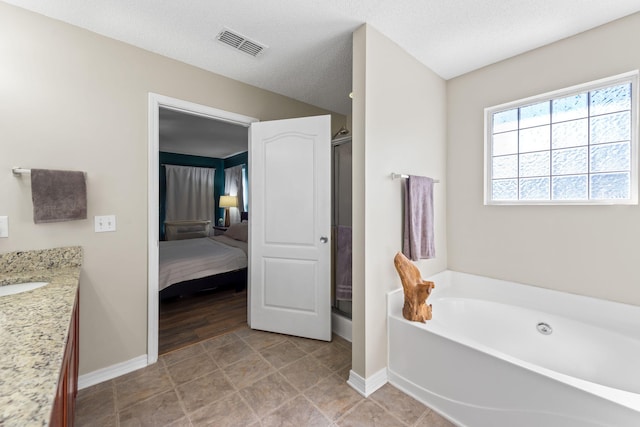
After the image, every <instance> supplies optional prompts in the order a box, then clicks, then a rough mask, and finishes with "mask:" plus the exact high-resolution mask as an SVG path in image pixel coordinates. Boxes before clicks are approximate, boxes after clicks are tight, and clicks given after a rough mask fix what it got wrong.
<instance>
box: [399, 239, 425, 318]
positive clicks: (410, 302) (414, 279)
mask: <svg viewBox="0 0 640 427" xmlns="http://www.w3.org/2000/svg"><path fill="white" fill-rule="evenodd" d="M393 263H394V265H395V266H396V270H397V271H398V274H399V275H400V280H401V281H402V288H403V290H404V307H403V308H402V315H403V316H404V318H405V319H407V320H411V321H414V322H422V323H425V322H426V321H427V320H430V319H431V304H429V305H427V304H426V300H427V298H428V297H429V294H431V290H432V289H433V288H435V286H436V285H435V283H433V282H429V281H426V280H422V276H420V270H419V269H418V267H416V266H415V265H414V264H413V263H412V262H411V261H410V260H409V258H407V257H406V256H404V255H403V254H402V253H400V252H398V253H397V254H396V256H395V258H393Z"/></svg>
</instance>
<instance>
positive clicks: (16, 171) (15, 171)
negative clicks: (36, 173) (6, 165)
mask: <svg viewBox="0 0 640 427" xmlns="http://www.w3.org/2000/svg"><path fill="white" fill-rule="evenodd" d="M11 172H13V174H14V175H15V176H20V175H22V174H23V173H31V169H24V168H21V167H15V168H12V169H11Z"/></svg>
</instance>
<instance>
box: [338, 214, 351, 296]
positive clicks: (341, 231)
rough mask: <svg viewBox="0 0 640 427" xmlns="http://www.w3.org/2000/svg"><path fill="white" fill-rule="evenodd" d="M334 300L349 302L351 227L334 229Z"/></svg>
mask: <svg viewBox="0 0 640 427" xmlns="http://www.w3.org/2000/svg"><path fill="white" fill-rule="evenodd" d="M336 235H337V236H336V241H337V245H336V299H337V300H341V301H351V291H352V286H351V283H352V282H351V227H348V226H346V225H338V226H337V227H336Z"/></svg>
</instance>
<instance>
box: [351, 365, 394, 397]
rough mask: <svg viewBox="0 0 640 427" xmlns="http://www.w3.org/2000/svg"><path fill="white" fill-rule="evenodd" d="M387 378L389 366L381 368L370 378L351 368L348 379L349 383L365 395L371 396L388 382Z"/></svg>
mask: <svg viewBox="0 0 640 427" xmlns="http://www.w3.org/2000/svg"><path fill="white" fill-rule="evenodd" d="M387 379H388V375H387V368H383V369H380V370H379V371H378V372H376V373H375V374H373V375H371V376H370V377H369V378H362V377H361V376H360V375H358V374H356V373H355V372H353V370H351V371H349V379H348V380H347V384H349V385H350V386H351V387H352V388H353V389H354V390H355V391H357V392H358V393H360V394H361V395H362V396H363V397H369V396H370V395H371V394H373V393H374V392H375V391H376V390H378V389H379V388H380V387H382V386H383V385H385V384H386V383H387Z"/></svg>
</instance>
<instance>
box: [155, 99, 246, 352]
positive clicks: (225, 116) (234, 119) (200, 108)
mask: <svg viewBox="0 0 640 427" xmlns="http://www.w3.org/2000/svg"><path fill="white" fill-rule="evenodd" d="M161 108H163V109H168V110H173V111H178V112H183V113H185V114H189V115H195V116H200V117H204V118H209V119H212V120H218V121H222V122H225V123H230V124H234V125H238V126H243V127H245V128H248V127H249V126H250V125H251V123H253V122H257V121H258V120H257V119H255V118H252V117H248V116H243V115H240V114H236V113H231V112H228V111H224V110H219V109H216V108H211V107H207V106H204V105H200V104H195V103H191V102H187V101H182V100H179V99H175V98H170V97H166V96H163V95H158V94H154V93H150V94H149V118H148V121H149V140H148V159H149V163H148V176H147V179H148V188H149V193H148V207H147V209H148V211H147V215H148V218H147V219H148V272H147V274H148V309H147V310H148V318H147V319H148V332H147V337H148V340H147V363H148V364H152V363H155V362H156V361H157V360H158V336H159V290H158V283H159V280H158V279H159V278H158V268H159V239H160V231H159V230H160V220H159V208H158V206H159V203H160V200H159V187H160V186H159V173H160V171H159V169H160V166H159V164H160V109H161ZM249 185H251V184H250V183H249Z"/></svg>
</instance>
